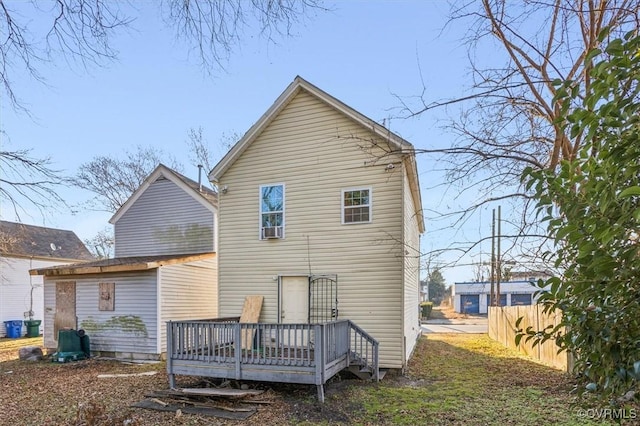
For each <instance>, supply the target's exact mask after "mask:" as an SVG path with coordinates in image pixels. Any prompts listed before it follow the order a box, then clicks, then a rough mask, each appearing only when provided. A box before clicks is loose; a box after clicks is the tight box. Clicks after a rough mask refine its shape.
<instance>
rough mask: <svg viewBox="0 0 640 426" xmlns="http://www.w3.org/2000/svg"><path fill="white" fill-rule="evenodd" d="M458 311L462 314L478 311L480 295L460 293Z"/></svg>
mask: <svg viewBox="0 0 640 426" xmlns="http://www.w3.org/2000/svg"><path fill="white" fill-rule="evenodd" d="M460 312H462V313H464V314H478V313H480V295H479V294H461V295H460Z"/></svg>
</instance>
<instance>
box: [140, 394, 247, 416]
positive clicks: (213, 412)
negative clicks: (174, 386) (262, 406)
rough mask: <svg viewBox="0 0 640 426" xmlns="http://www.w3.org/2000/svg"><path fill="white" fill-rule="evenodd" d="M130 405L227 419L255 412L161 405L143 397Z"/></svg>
mask: <svg viewBox="0 0 640 426" xmlns="http://www.w3.org/2000/svg"><path fill="white" fill-rule="evenodd" d="M131 406H132V407H136V408H145V409H147V410H157V411H173V412H176V411H178V410H180V411H182V412H183V413H187V414H200V415H203V416H210V417H218V418H221V419H228V420H246V419H248V418H249V417H251V416H252V415H254V414H255V413H256V411H257V410H253V411H228V410H221V409H219V408H212V407H194V406H189V405H183V404H167V405H162V404H158V403H157V402H155V401H152V400H150V399H144V400H142V401H140V402H136V403H134V404H132V405H131Z"/></svg>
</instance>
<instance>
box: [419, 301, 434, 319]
mask: <svg viewBox="0 0 640 426" xmlns="http://www.w3.org/2000/svg"><path fill="white" fill-rule="evenodd" d="M432 309H433V302H422V303H420V316H421V317H422V319H429V317H431V310H432Z"/></svg>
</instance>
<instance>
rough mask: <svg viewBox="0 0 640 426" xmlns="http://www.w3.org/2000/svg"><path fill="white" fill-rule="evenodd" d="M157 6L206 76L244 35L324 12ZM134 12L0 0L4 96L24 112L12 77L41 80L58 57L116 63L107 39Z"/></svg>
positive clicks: (229, 4)
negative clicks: (45, 71) (195, 58)
mask: <svg viewBox="0 0 640 426" xmlns="http://www.w3.org/2000/svg"><path fill="white" fill-rule="evenodd" d="M158 7H159V8H160V11H161V15H162V17H163V19H164V22H165V23H166V25H167V26H169V27H171V28H172V29H173V30H174V31H175V34H176V37H177V38H180V39H182V40H185V41H186V42H187V43H188V45H189V46H190V49H191V50H192V51H195V52H197V55H198V57H199V62H200V64H201V65H202V67H203V69H204V70H205V71H206V72H208V73H212V72H214V71H215V70H217V69H220V68H223V67H224V64H225V63H226V61H227V59H228V58H229V55H230V54H231V52H232V51H233V50H234V49H235V48H236V47H238V45H239V43H240V41H241V38H242V36H244V35H245V32H246V31H247V30H249V29H257V31H258V33H259V34H260V35H261V36H263V37H266V38H267V39H268V40H269V41H274V37H275V36H276V35H280V36H289V35H291V29H292V27H293V26H294V24H296V23H297V22H298V21H299V20H302V19H304V18H306V17H308V16H311V13H312V11H314V10H324V8H322V7H321V0H251V1H245V0H192V1H185V0H163V1H162V2H159V3H158ZM137 13H139V11H138V10H137V6H136V5H135V4H133V3H129V2H121V1H107V0H42V1H37V2H36V1H33V2H24V1H11V0H0V34H2V37H1V38H0V79H1V80H2V86H3V89H4V92H5V94H6V96H7V99H8V100H9V101H10V102H11V104H12V105H13V107H14V108H15V109H21V110H23V111H27V110H26V108H25V107H24V104H23V103H22V101H21V99H20V97H19V94H18V93H16V92H15V89H14V86H13V84H12V80H13V78H14V77H13V76H14V75H16V74H19V73H28V74H29V75H30V76H31V77H32V78H33V79H34V80H36V81H40V82H44V81H45V76H44V75H45V73H44V72H43V71H42V68H43V67H44V66H46V65H48V64H49V63H50V62H53V61H55V60H56V59H58V58H62V59H63V60H64V61H65V62H67V63H79V64H81V66H84V67H86V66H91V65H98V66H101V65H106V64H108V63H109V62H111V61H113V60H115V59H117V52H116V51H115V50H114V48H113V46H112V38H113V37H114V36H116V35H118V34H119V33H120V32H121V31H123V30H125V29H126V28H127V27H130V26H132V25H133V22H134V21H135V17H136V14H137ZM256 27H257V28H256Z"/></svg>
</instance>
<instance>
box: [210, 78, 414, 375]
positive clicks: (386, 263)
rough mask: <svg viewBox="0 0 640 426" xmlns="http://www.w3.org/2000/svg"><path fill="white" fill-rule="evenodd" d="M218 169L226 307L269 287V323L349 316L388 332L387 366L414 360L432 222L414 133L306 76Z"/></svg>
mask: <svg viewBox="0 0 640 426" xmlns="http://www.w3.org/2000/svg"><path fill="white" fill-rule="evenodd" d="M209 179H210V180H211V181H212V182H214V183H215V184H216V185H217V187H218V191H219V193H220V195H219V197H220V198H219V234H218V245H219V251H218V253H219V256H218V263H219V288H218V292H219V314H220V316H222V317H225V316H236V315H239V313H240V312H241V311H242V307H243V302H244V299H245V296H247V295H262V296H264V303H263V307H262V312H261V316H260V321H261V322H275V323H296V322H314V321H320V320H327V319H336V318H337V319H349V320H352V321H353V322H355V323H356V324H357V325H358V326H360V327H361V328H363V329H364V330H365V331H366V332H368V333H369V334H371V335H372V336H373V337H375V338H376V339H377V340H378V341H379V342H380V367H382V368H403V367H404V366H405V365H406V362H407V360H408V358H409V356H410V355H411V352H412V350H413V348H414V346H415V342H416V339H417V337H418V336H419V334H420V324H419V318H418V304H419V286H418V283H419V254H420V249H419V237H420V234H421V233H422V232H423V231H424V222H423V216H422V208H421V200H420V188H419V183H418V174H417V169H416V161H415V155H414V150H413V146H412V145H411V144H410V143H408V142H407V141H405V140H404V139H402V138H400V137H399V136H397V135H395V134H393V133H391V132H390V131H389V130H387V129H386V128H384V127H382V126H380V125H379V124H377V123H376V122H374V121H372V120H370V119H368V118H367V117H365V116H363V115H362V114H360V113H358V112H357V111H355V110H353V109H352V108H350V107H348V106H347V105H345V104H343V103H342V102H340V101H339V100H337V99H336V98H334V97H332V96H330V95H328V94H327V93H325V92H324V91H322V90H320V89H318V88H317V87H315V86H313V85H312V84H310V83H308V82H307V81H305V80H303V79H302V78H300V77H297V78H296V79H295V80H294V81H293V82H292V84H291V85H290V86H289V87H288V88H287V89H286V90H285V91H284V92H283V94H282V95H281V96H280V97H279V98H278V99H277V100H276V102H275V103H274V104H273V106H272V107H271V108H270V109H269V110H268V111H267V112H266V113H265V114H264V115H263V116H262V117H261V118H260V119H259V120H258V122H257V123H256V124H255V125H254V126H253V127H252V128H251V129H249V131H248V132H247V133H246V134H245V135H244V137H243V138H242V139H241V140H240V141H239V142H238V143H237V144H236V145H235V146H234V147H233V148H232V149H231V150H230V151H229V153H228V154H227V155H226V156H225V157H224V158H223V159H222V160H221V161H220V162H219V163H218V164H217V165H216V167H215V168H214V169H213V170H212V171H211V173H210V174H209ZM317 278H320V279H321V280H319V281H314V280H316V279H317ZM325 278H326V279H325ZM312 283H317V287H316V288H314V287H313V284H312ZM320 287H322V288H320Z"/></svg>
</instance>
